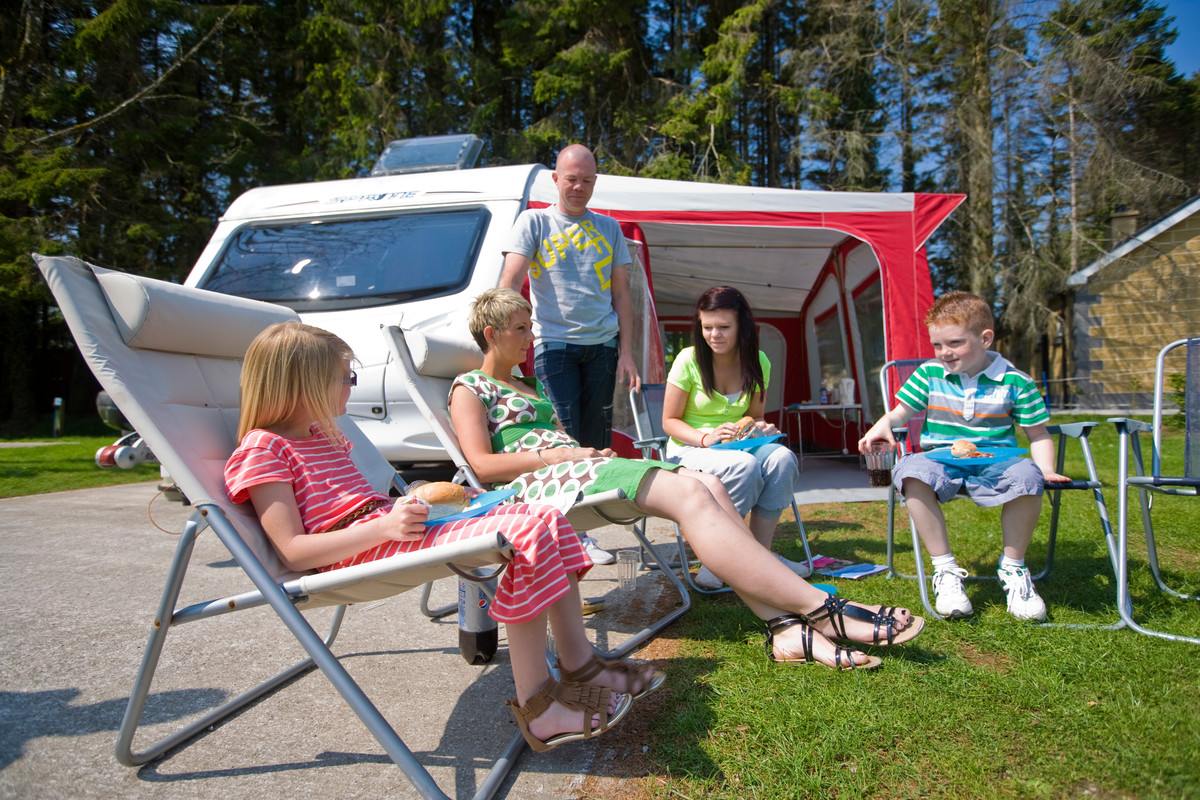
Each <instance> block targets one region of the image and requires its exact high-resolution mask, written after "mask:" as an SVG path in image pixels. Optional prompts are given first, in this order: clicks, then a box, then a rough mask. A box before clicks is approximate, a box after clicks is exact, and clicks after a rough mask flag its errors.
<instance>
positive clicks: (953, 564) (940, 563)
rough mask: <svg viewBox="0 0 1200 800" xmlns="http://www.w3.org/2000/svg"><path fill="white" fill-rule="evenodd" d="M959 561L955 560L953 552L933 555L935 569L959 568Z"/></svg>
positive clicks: (935, 570) (937, 570) (939, 570)
mask: <svg viewBox="0 0 1200 800" xmlns="http://www.w3.org/2000/svg"><path fill="white" fill-rule="evenodd" d="M958 568H959V567H958V562H957V561H955V560H954V554H953V553H946V555H944V556H933V571H934V572H941V571H942V570H944V569H958Z"/></svg>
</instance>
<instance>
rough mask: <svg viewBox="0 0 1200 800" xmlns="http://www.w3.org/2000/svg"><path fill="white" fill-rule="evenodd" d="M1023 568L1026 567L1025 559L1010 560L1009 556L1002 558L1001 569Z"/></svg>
mask: <svg viewBox="0 0 1200 800" xmlns="http://www.w3.org/2000/svg"><path fill="white" fill-rule="evenodd" d="M1023 566H1025V559H1023V558H1009V557H1008V556H1000V569H1007V568H1008V567H1023Z"/></svg>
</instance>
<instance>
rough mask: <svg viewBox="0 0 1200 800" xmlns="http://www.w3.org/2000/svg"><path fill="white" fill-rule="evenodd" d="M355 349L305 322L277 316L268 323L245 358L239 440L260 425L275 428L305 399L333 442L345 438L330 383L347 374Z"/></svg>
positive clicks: (304, 401) (294, 411)
mask: <svg viewBox="0 0 1200 800" xmlns="http://www.w3.org/2000/svg"><path fill="white" fill-rule="evenodd" d="M353 359H354V351H352V350H351V349H350V346H349V345H348V344H346V343H345V342H343V341H342V340H341V339H340V338H338V337H337V336H335V335H334V334H332V333H330V332H329V331H327V330H322V329H321V328H315V327H313V326H312V325H305V324H303V323H300V322H278V323H276V324H274V325H272V326H270V327H269V328H266V329H265V330H264V331H263V332H262V333H260V334H259V335H258V336H255V337H254V341H252V342H251V343H250V347H249V348H247V350H246V358H245V360H244V361H243V362H242V380H241V389H242V407H241V411H240V413H239V415H238V441H241V440H242V438H243V437H244V436H245V435H246V434H247V433H249V432H250V431H252V430H254V429H255V428H268V429H269V428H271V427H272V426H274V425H278V424H279V423H280V422H282V421H283V420H286V419H287V418H288V417H290V416H292V415H293V414H294V413H296V409H297V408H299V407H300V406H301V405H303V406H304V407H305V408H306V409H308V412H309V413H310V414H312V416H313V421H314V422H316V423H317V425H318V426H319V427H320V429H321V431H322V432H323V433H324V434H325V436H326V438H328V439H329V440H330V441H331V442H335V443H337V444H341V442H342V436H341V431H340V430H338V427H337V424H336V423H335V422H334V421H333V419H334V417H335V416H337V409H336V408H335V407H334V400H333V393H332V392H331V391H330V388H331V387H332V385H333V384H334V383H335V382H340V381H341V380H342V377H343V376H342V370H343V368H344V366H345V364H346V362H347V361H351V360H353Z"/></svg>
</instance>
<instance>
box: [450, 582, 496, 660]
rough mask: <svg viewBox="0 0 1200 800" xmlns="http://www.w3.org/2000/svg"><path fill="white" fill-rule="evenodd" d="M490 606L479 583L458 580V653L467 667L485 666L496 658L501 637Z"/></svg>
mask: <svg viewBox="0 0 1200 800" xmlns="http://www.w3.org/2000/svg"><path fill="white" fill-rule="evenodd" d="M489 605H491V601H490V600H489V599H488V595H487V593H486V592H485V591H484V590H483V586H482V585H481V584H479V583H476V582H474V581H466V580H463V579H462V578H459V579H458V652H459V653H461V654H462V657H463V660H465V661H466V662H467V663H468V664H486V663H488V662H489V661H491V660H492V657H493V656H495V655H496V645H497V644H498V643H499V638H500V637H499V630H498V626H497V625H496V620H494V619H492V618H491V617H490V616H488V613H487V610H488V606H489Z"/></svg>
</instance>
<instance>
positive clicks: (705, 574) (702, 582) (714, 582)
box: [696, 566, 725, 592]
mask: <svg viewBox="0 0 1200 800" xmlns="http://www.w3.org/2000/svg"><path fill="white" fill-rule="evenodd" d="M696 585H697V586H699V587H700V588H701V589H708V590H709V591H710V592H714V591H716V590H717V589H720V588H721V587H722V586H724V585H725V582H724V581H722V580H721V579H720V578H718V577H717V576H716V575H714V574H713V573H712V570H710V569H709V568H708V567H704V566H702V567H700V571H699V572H697V573H696Z"/></svg>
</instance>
